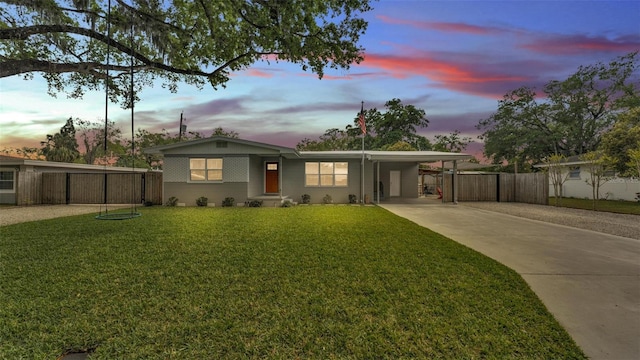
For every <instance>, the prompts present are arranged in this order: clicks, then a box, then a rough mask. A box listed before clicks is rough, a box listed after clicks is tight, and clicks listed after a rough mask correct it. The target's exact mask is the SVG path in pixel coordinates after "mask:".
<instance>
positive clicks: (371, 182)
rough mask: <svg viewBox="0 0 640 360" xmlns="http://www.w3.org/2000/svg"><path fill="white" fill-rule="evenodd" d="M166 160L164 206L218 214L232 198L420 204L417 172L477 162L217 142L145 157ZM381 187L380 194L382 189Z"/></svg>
mask: <svg viewBox="0 0 640 360" xmlns="http://www.w3.org/2000/svg"><path fill="white" fill-rule="evenodd" d="M143 151H144V152H145V153H148V154H160V155H163V159H164V160H163V198H164V201H167V199H169V198H170V197H175V198H177V199H178V203H179V204H184V205H186V206H194V205H196V199H198V198H199V197H206V198H207V199H208V201H209V204H212V203H213V204H215V206H219V205H220V204H221V203H222V201H223V200H224V199H225V198H227V197H233V198H234V199H235V201H236V203H238V204H243V203H244V202H246V201H250V200H262V201H264V202H265V205H277V204H279V203H281V202H282V201H284V200H290V201H292V202H300V201H301V197H302V195H304V194H307V195H310V202H311V203H322V202H323V198H325V196H326V195H329V196H330V197H331V199H332V201H333V202H335V203H348V202H349V195H355V196H356V198H357V201H358V202H363V201H364V202H372V201H376V202H377V201H380V200H381V199H384V198H416V197H418V196H419V192H418V182H417V179H418V164H419V163H422V162H434V161H458V160H464V159H469V158H471V155H467V154H460V153H446V152H434V151H369V150H365V151H297V150H296V149H293V148H289V147H283V146H277V145H271V144H265V143H259V142H255V141H248V140H242V139H234V138H227V137H221V136H213V137H210V138H203V139H196V140H191V141H185V142H180V143H175V144H170V145H162V146H156V147H151V148H146V149H144V150H143ZM376 184H378V186H376Z"/></svg>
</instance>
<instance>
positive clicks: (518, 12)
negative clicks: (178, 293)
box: [0, 0, 640, 153]
mask: <svg viewBox="0 0 640 360" xmlns="http://www.w3.org/2000/svg"><path fill="white" fill-rule="evenodd" d="M372 5H373V7H374V10H373V11H371V12H369V13H367V14H366V15H365V16H366V19H367V20H368V21H369V29H368V31H367V33H366V34H365V35H364V37H363V38H362V40H361V44H362V45H363V46H364V47H365V49H366V52H365V61H364V62H363V63H361V64H360V65H354V66H353V67H352V68H351V69H350V70H348V71H347V70H340V71H327V73H326V75H325V77H324V78H323V79H322V80H318V78H317V76H316V75H315V74H312V73H308V72H307V73H306V72H303V71H302V70H301V69H300V67H298V66H296V65H292V64H285V63H279V64H274V63H271V64H267V63H266V62H259V63H256V64H254V66H253V67H251V68H250V69H248V70H245V71H242V72H239V73H235V74H234V75H233V77H232V79H231V81H230V82H229V83H228V84H227V88H226V89H219V90H217V91H215V90H213V89H212V88H211V87H209V86H206V87H205V88H203V89H202V90H198V89H195V88H193V87H190V86H187V85H183V86H180V88H179V91H178V93H177V94H172V93H170V92H169V91H168V90H165V89H162V88H161V87H160V86H157V87H154V88H148V89H146V90H145V91H144V92H142V93H141V94H140V97H141V102H139V103H137V104H136V112H135V127H136V128H143V129H146V130H148V131H151V132H155V131H159V130H160V129H163V128H165V129H167V130H169V131H170V132H172V133H177V129H178V123H179V119H180V113H181V112H183V113H184V117H185V119H186V121H185V123H186V124H187V126H188V130H190V131H200V132H203V133H204V134H205V135H209V134H210V133H211V131H212V130H213V129H214V128H216V127H223V128H224V129H225V130H233V131H236V132H238V133H239V134H240V137H241V138H244V139H248V140H255V141H262V142H267V143H271V144H276V145H282V146H292V147H293V146H295V145H296V143H298V142H299V141H300V140H302V139H303V138H305V137H306V138H311V139H316V138H317V137H318V136H320V135H322V134H323V133H324V131H325V130H326V129H329V128H344V127H345V126H346V125H347V124H352V123H353V120H354V118H355V117H356V116H357V113H358V111H359V110H360V102H361V101H364V106H365V108H374V107H375V108H378V109H379V110H383V109H384V103H385V102H386V101H388V100H390V99H393V98H399V99H401V100H402V102H403V103H404V104H413V105H415V106H416V107H418V108H422V109H424V110H425V111H426V113H427V118H428V119H429V122H430V123H429V126H428V127H427V128H424V129H420V131H419V133H420V134H421V135H424V136H426V137H427V138H430V139H433V136H434V135H437V134H448V133H450V132H452V131H454V130H460V131H461V132H462V134H463V135H464V136H470V137H472V138H474V139H476V137H477V135H478V130H476V129H475V125H476V124H477V123H478V121H479V120H480V119H482V118H486V117H487V116H489V115H490V114H491V113H492V112H494V111H495V110H496V108H497V104H498V100H499V99H501V98H502V96H503V95H504V94H505V93H507V92H508V91H510V90H514V89H516V88H518V87H520V86H530V87H535V88H537V89H542V86H543V85H544V84H545V83H547V82H548V81H550V80H564V79H566V78H567V76H569V75H570V74H572V73H574V72H575V71H576V70H577V69H578V66H580V65H590V64H594V63H597V62H609V61H610V60H613V59H615V58H616V57H618V56H621V55H625V54H628V53H630V52H633V51H638V50H640V1H636V0H634V1H616V0H613V1H611V0H609V1H562V0H560V1H418V0H415V1H392V0H382V1H379V2H373V3H372ZM109 114H110V115H109V116H110V119H111V120H114V121H115V122H116V123H117V124H118V125H120V126H121V127H122V128H123V129H127V130H125V137H126V138H130V136H131V134H130V130H129V129H130V127H131V125H130V112H129V110H122V109H121V108H120V107H119V106H118V105H114V104H112V105H110V108H109ZM69 117H74V118H76V117H78V118H82V119H84V120H90V121H104V94H103V93H102V92H96V93H88V94H86V95H85V97H84V98H83V99H82V100H71V99H66V96H65V95H64V94H60V95H59V96H58V97H57V98H53V97H50V96H48V95H47V88H46V84H45V83H44V81H43V80H42V77H41V76H40V75H38V74H36V76H35V78H34V80H31V81H27V80H23V79H22V77H20V76H14V77H10V78H3V79H0V149H2V148H6V147H22V146H32V147H36V146H38V147H39V143H40V141H42V140H44V139H45V137H46V134H50V133H55V132H57V131H59V129H60V127H61V126H62V125H63V124H64V122H65V120H66V119H67V118H69ZM480 148H481V144H474V145H473V146H472V147H471V148H470V149H469V150H470V151H469V152H472V153H475V152H477V151H479V149H480Z"/></svg>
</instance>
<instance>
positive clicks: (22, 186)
mask: <svg viewBox="0 0 640 360" xmlns="http://www.w3.org/2000/svg"><path fill="white" fill-rule="evenodd" d="M131 171H132V170H131V168H128V169H127V168H122V167H105V166H102V165H86V164H74V163H63V162H53V161H43V160H30V159H24V158H17V157H12V156H5V155H0V204H11V205H24V204H38V203H40V201H38V200H37V199H32V197H34V196H35V197H37V190H34V189H35V188H38V187H39V186H38V185H37V184H36V183H35V182H34V176H33V175H37V174H38V173H51V172H55V173H83V174H86V173H105V172H109V173H122V172H131ZM134 171H135V172H146V171H147V170H146V169H134Z"/></svg>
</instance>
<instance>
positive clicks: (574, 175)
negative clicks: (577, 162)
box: [569, 166, 580, 179]
mask: <svg viewBox="0 0 640 360" xmlns="http://www.w3.org/2000/svg"><path fill="white" fill-rule="evenodd" d="M569 179H580V166H573V167H570V168H569Z"/></svg>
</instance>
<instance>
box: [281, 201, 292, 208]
mask: <svg viewBox="0 0 640 360" xmlns="http://www.w3.org/2000/svg"><path fill="white" fill-rule="evenodd" d="M292 206H293V203H292V202H291V201H290V200H285V201H283V202H282V205H280V207H292Z"/></svg>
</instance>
